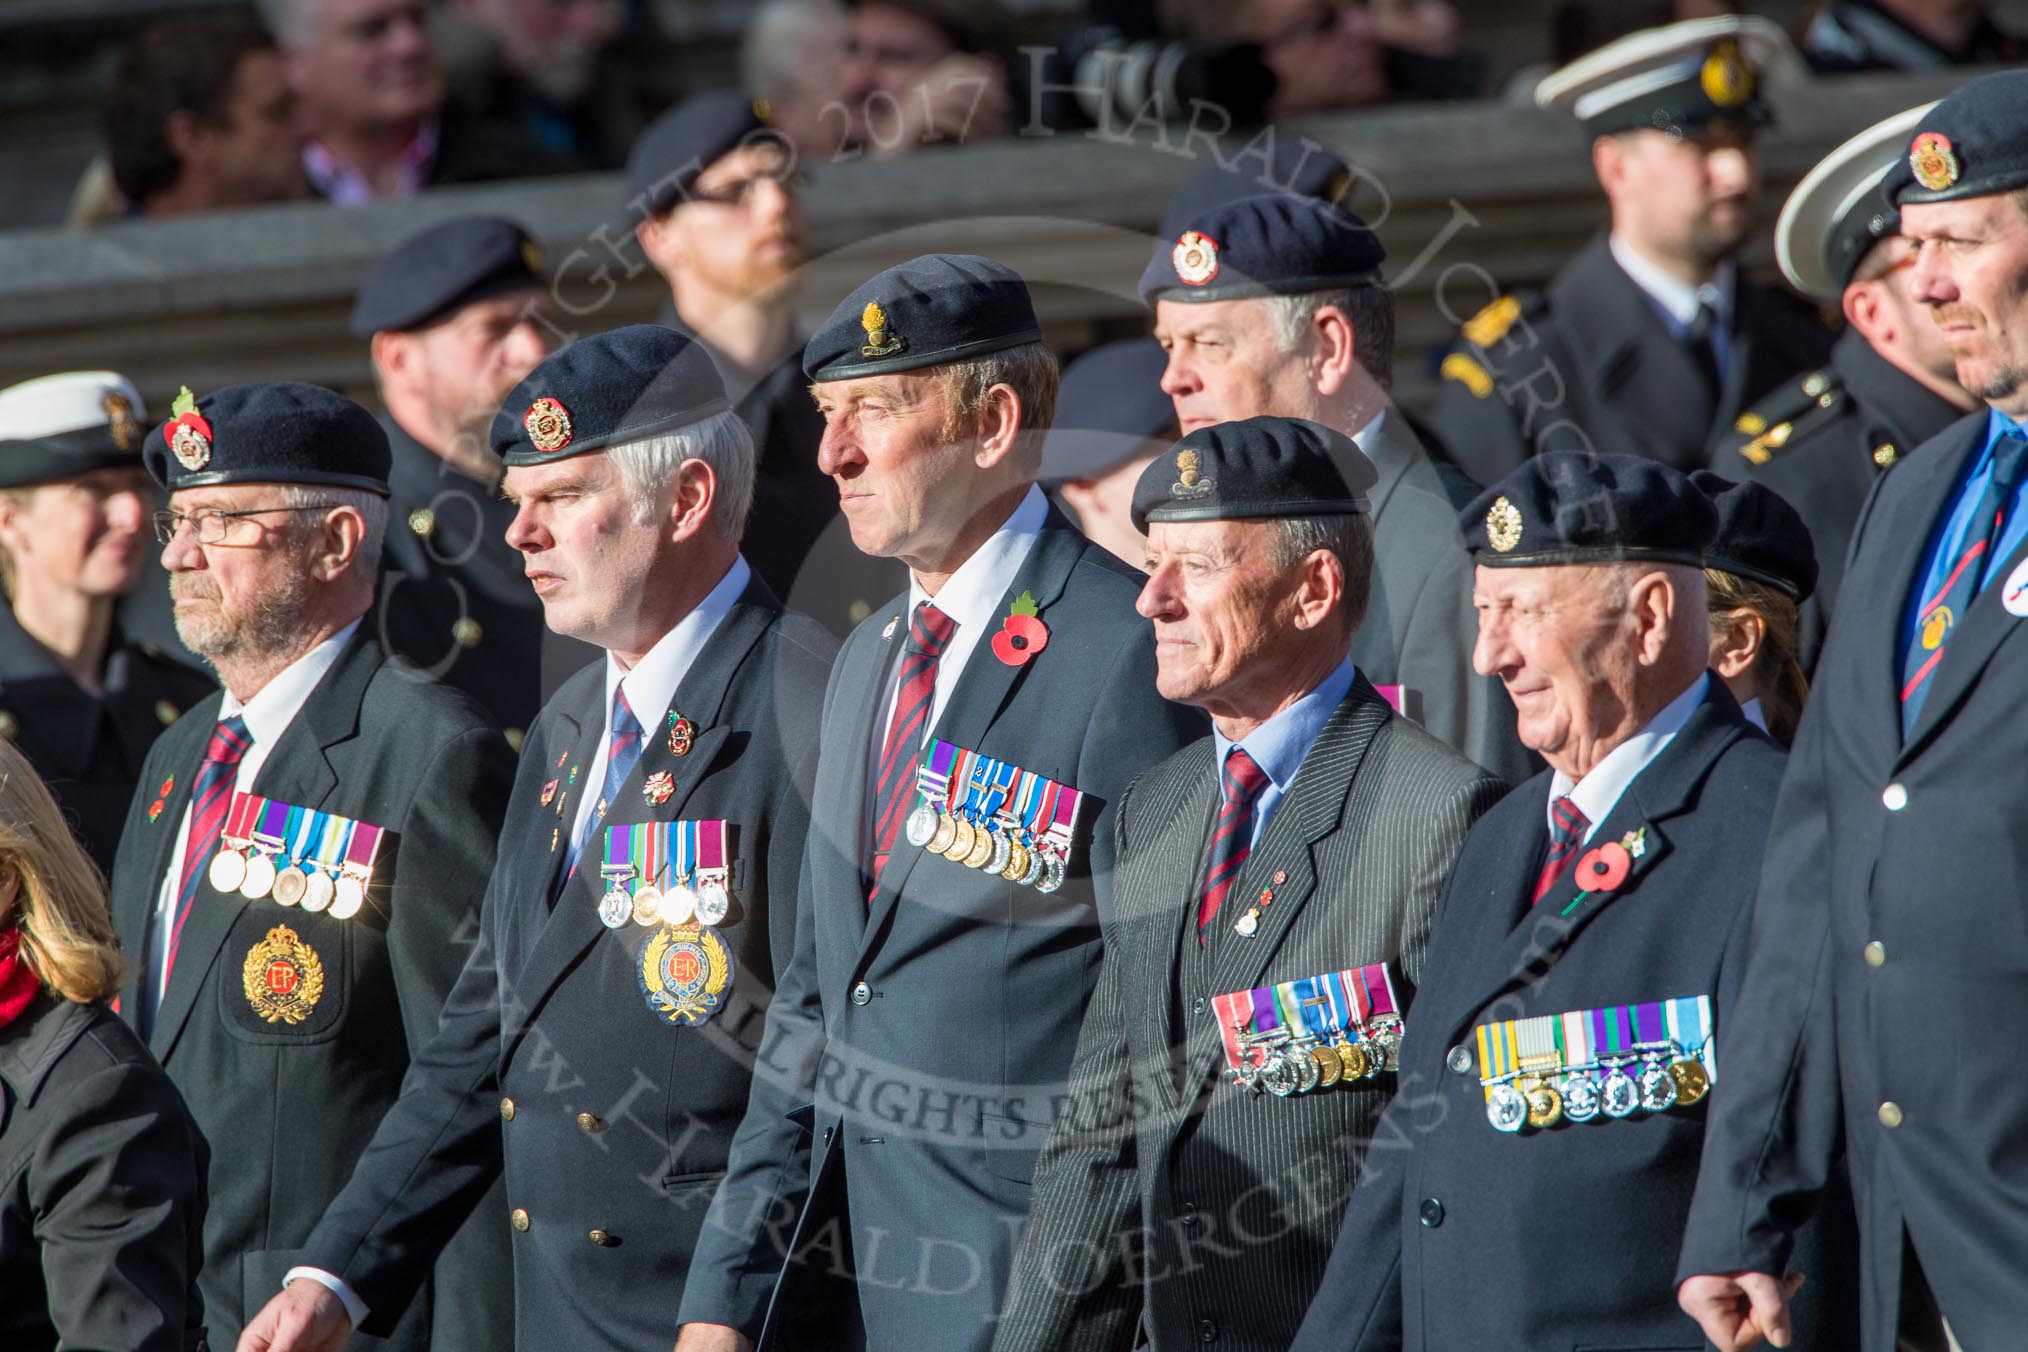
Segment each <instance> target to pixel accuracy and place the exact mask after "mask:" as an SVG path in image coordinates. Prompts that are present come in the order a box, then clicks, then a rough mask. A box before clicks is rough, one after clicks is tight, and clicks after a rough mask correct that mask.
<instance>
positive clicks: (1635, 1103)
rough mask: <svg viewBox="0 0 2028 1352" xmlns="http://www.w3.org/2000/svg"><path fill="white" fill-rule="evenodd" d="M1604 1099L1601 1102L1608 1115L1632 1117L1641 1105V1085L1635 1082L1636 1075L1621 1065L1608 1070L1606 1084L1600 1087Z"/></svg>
mask: <svg viewBox="0 0 2028 1352" xmlns="http://www.w3.org/2000/svg"><path fill="white" fill-rule="evenodd" d="M1599 1094H1600V1096H1601V1098H1602V1099H1603V1100H1604V1102H1603V1103H1601V1104H1600V1106H1601V1107H1603V1108H1604V1109H1605V1115H1606V1116H1607V1117H1632V1116H1633V1115H1634V1114H1635V1113H1636V1112H1638V1111H1639V1110H1640V1107H1641V1087H1640V1086H1639V1085H1637V1084H1635V1083H1634V1077H1633V1076H1631V1075H1629V1074H1627V1072H1626V1071H1625V1070H1623V1069H1621V1068H1620V1067H1619V1066H1614V1067H1613V1068H1612V1069H1611V1070H1609V1071H1607V1072H1606V1077H1605V1084H1604V1085H1602V1086H1601V1087H1600V1089H1599Z"/></svg>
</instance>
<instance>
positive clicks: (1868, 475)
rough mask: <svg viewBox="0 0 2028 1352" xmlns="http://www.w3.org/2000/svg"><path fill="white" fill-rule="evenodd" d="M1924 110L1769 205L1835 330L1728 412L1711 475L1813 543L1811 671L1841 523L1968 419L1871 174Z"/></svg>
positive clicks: (1789, 262) (1946, 353) (1785, 259)
mask: <svg viewBox="0 0 2028 1352" xmlns="http://www.w3.org/2000/svg"><path fill="white" fill-rule="evenodd" d="M1929 107H1930V105H1924V106H1923V107H1921V108H1911V109H1909V110H1908V111H1907V112H1904V113H1897V114H1896V115H1894V116H1893V117H1890V118H1888V119H1886V120H1885V121H1883V122H1880V123H1877V124H1876V125H1874V126H1872V127H1869V128H1867V129H1866V130H1865V131H1863V132H1860V133H1859V134H1858V135H1857V136H1855V137H1853V138H1852V139H1851V140H1849V141H1847V142H1846V143H1845V144H1844V145H1842V146H1839V147H1838V148H1837V149H1836V150H1834V151H1832V152H1831V153H1830V154H1829V155H1827V156H1825V157H1824V159H1823V161H1822V162H1821V163H1819V164H1818V165H1817V167H1816V168H1814V169H1812V170H1811V171H1810V172H1809V173H1808V174H1807V175H1806V176H1805V177H1804V178H1803V181H1802V182H1801V183H1799V184H1797V185H1796V190H1795V191H1794V192H1793V193H1791V194H1790V195H1789V200H1788V203H1787V205H1785V206H1784V207H1783V208H1782V214H1781V219H1780V220H1779V221H1778V222H1777V223H1776V225H1775V254H1776V256H1777V257H1778V258H1779V259H1780V260H1781V265H1782V274H1783V275H1784V276H1786V277H1787V278H1788V279H1789V282H1790V284H1792V285H1793V286H1794V287H1795V288H1796V289H1797V290H1799V291H1801V292H1802V293H1803V294H1805V295H1807V296H1809V297H1811V298H1812V299H1814V300H1816V301H1817V302H1819V303H1820V304H1822V305H1825V306H1827V307H1828V306H1833V305H1836V306H1840V307H1842V308H1843V310H1844V312H1845V319H1846V322H1847V324H1848V325H1849V327H1848V328H1847V329H1846V330H1845V332H1844V333H1843V334H1842V335H1841V336H1840V337H1839V339H1838V342H1837V345H1836V346H1835V347H1833V348H1832V349H1831V364H1830V365H1829V366H1825V367H1821V368H1819V369H1816V370H1812V371H1807V372H1804V373H1803V374H1801V375H1798V376H1796V377H1794V378H1792V379H1791V380H1789V381H1788V382H1787V383H1786V384H1784V385H1782V386H1781V387H1780V388H1779V389H1777V390H1775V392H1774V393H1772V394H1770V395H1769V396H1768V397H1767V398H1765V399H1763V400H1761V401H1760V402H1759V403H1757V404H1755V405H1754V406H1753V407H1752V408H1749V409H1748V410H1747V411H1746V412H1744V413H1742V414H1740V415H1739V418H1738V420H1737V421H1736V422H1734V423H1733V425H1732V427H1731V429H1730V430H1729V431H1727V432H1725V433H1724V434H1722V435H1721V436H1720V437H1719V438H1718V440H1717V442H1716V444H1715V445H1714V446H1713V448H1712V456H1711V463H1712V467H1713V468H1714V469H1716V470H1717V471H1718V472H1719V473H1720V474H1722V475H1725V476H1727V477H1729V478H1734V479H1749V480H1752V481H1753V482H1755V483H1760V484H1765V485H1766V486H1767V487H1769V488H1772V489H1773V490H1774V491H1775V492H1777V493H1779V494H1781V495H1782V496H1783V497H1784V498H1787V499H1788V500H1789V502H1790V503H1791V504H1792V505H1793V506H1794V507H1795V509H1796V510H1797V511H1798V512H1800V513H1801V514H1802V517H1803V520H1804V522H1805V523H1807V524H1808V526H1809V528H1810V535H1811V538H1813V539H1814V540H1815V541H1816V542H1817V561H1818V567H1819V570H1820V571H1819V574H1818V580H1817V589H1816V592H1815V593H1814V594H1813V595H1812V596H1811V597H1810V599H1809V600H1808V601H1806V602H1804V603H1803V611H1802V619H1803V633H1802V652H1801V658H1802V662H1803V666H1804V668H1805V669H1806V670H1807V669H1808V668H1810V667H1812V666H1814V665H1815V663H1816V654H1817V650H1818V649H1819V648H1820V647H1821V646H1822V645H1823V642H1824V629H1825V626H1826V625H1828V624H1829V623H1830V621H1831V604H1832V601H1833V600H1834V598H1835V597H1836V596H1837V593H1838V582H1839V579H1840V578H1842V577H1843V576H1844V573H1845V550H1846V547H1847V546H1848V545H1849V543H1850V542H1851V539H1852V527H1853V525H1854V523H1856V522H1857V521H1858V520H1859V511H1860V508H1861V507H1862V506H1863V505H1864V504H1865V501H1866V495H1867V493H1868V492H1870V491H1871V490H1872V488H1873V483H1874V481H1875V480H1876V479H1878V478H1879V477H1880V476H1881V475H1882V474H1883V473H1885V472H1886V471H1887V469H1888V467H1889V466H1891V465H1893V464H1894V463H1895V462H1896V461H1898V460H1899V459H1900V458H1901V457H1902V456H1904V455H1906V454H1907V453H1908V452H1909V451H1911V450H1913V449H1915V447H1917V446H1919V445H1921V444H1922V443H1923V442H1925V441H1928V440H1929V439H1930V438H1931V437H1933V436H1935V435H1936V434H1937V433H1939V432H1941V431H1943V430H1944V428H1946V427H1948V426H1950V425H1951V424H1952V423H1954V422H1956V421H1957V420H1958V419H1959V418H1962V417H1963V416H1964V415H1965V414H1967V413H1969V412H1971V411H1972V409H1973V408H1974V407H1975V406H1976V404H1977V401H1976V400H1974V399H1973V398H1972V396H1971V395H1969V394H1967V393H1965V390H1964V387H1963V386H1961V385H1959V384H1958V375H1957V363H1956V361H1955V360H1954V359H1953V358H1952V357H1951V351H1950V348H1949V347H1948V346H1946V345H1945V343H1944V339H1943V333H1942V331H1941V330H1939V329H1938V328H1937V326H1936V323H1935V321H1934V320H1932V319H1931V318H1930V316H1929V311H1928V310H1927V309H1926V308H1925V307H1924V306H1923V304H1922V302H1920V301H1918V300H1917V299H1916V298H1915V296H1914V294H1913V293H1912V292H1911V290H1910V289H1909V279H1910V277H1911V275H1912V273H1911V270H1910V268H1909V264H1910V263H1911V262H1912V261H1913V259H1912V256H1911V246H1910V244H1909V242H1908V241H1907V240H1905V239H1903V238H1902V237H1901V235H1900V233H1899V230H1900V222H1901V218H1900V215H1899V214H1898V213H1897V212H1896V210H1895V209H1894V207H1893V206H1891V205H1889V204H1888V202H1887V201H1886V200H1885V199H1884V198H1882V196H1881V195H1880V180H1881V179H1882V178H1883V177H1885V176H1886V173H1887V170H1888V168H1889V167H1890V166H1891V165H1893V164H1894V163H1895V161H1897V160H1899V159H1900V158H1901V157H1902V154H1903V152H1904V150H1905V149H1906V147H1907V142H1908V137H1909V135H1910V134H1911V132H1912V129H1913V128H1914V126H1915V123H1916V121H1917V120H1918V119H1919V118H1920V117H1921V116H1922V114H1923V113H1925V112H1927V111H1928V110H1929Z"/></svg>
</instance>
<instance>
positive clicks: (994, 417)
mask: <svg viewBox="0 0 2028 1352" xmlns="http://www.w3.org/2000/svg"><path fill="white" fill-rule="evenodd" d="M1023 412H1024V410H1023V409H1022V407H1021V396H1020V395H1019V394H1017V393H1015V391H1014V387H1013V386H1012V385H1007V384H1000V385H995V386H993V388H991V389H989V390H987V391H986V397H985V399H984V401H983V402H982V404H981V406H980V408H979V423H978V427H979V431H978V438H979V445H978V449H977V450H976V451H974V452H973V459H974V460H976V461H977V462H978V464H979V467H980V468H981V469H985V468H989V467H991V466H993V465H997V464H1000V463H1001V462H1002V461H1004V460H1006V458H1007V457H1008V456H1009V455H1011V454H1013V453H1014V450H1015V448H1016V447H1017V446H1019V445H1020V444H1021V419H1022V414H1023Z"/></svg>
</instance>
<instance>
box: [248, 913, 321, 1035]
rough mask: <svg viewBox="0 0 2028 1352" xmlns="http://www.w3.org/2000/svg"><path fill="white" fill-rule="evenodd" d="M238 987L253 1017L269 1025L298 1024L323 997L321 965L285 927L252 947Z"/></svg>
mask: <svg viewBox="0 0 2028 1352" xmlns="http://www.w3.org/2000/svg"><path fill="white" fill-rule="evenodd" d="M240 985H241V987H242V988H243V989H244V991H245V992H246V999H247V1003H248V1004H250V1005H252V1006H253V1011H254V1013H256V1014H258V1015H260V1016H261V1018H263V1019H264V1020H266V1021H267V1022H269V1023H291V1024H293V1023H301V1022H302V1021H303V1020H304V1019H307V1018H309V1017H310V1014H311V1011H313V1010H315V1009H316V1008H317V1001H318V1000H319V999H321V998H322V997H323V994H324V963H323V961H322V960H321V959H319V958H318V956H317V950H315V949H314V948H311V947H310V946H309V945H308V944H306V943H304V942H303V941H302V940H301V939H299V938H297V937H296V932H295V931H294V930H292V929H290V928H289V927H288V926H287V925H277V926H275V927H274V928H273V929H271V930H269V931H268V934H267V937H266V938H265V939H262V940H261V941H260V942H259V943H257V944H255V945H254V946H253V948H252V949H251V950H249V951H248V953H247V955H246V962H245V963H243V964H242V965H241V967H240Z"/></svg>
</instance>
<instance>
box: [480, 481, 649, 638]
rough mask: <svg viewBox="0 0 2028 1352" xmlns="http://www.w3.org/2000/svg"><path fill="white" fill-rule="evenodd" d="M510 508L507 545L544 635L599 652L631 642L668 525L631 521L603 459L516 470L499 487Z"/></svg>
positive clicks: (622, 489) (629, 505) (629, 503)
mask: <svg viewBox="0 0 2028 1352" xmlns="http://www.w3.org/2000/svg"><path fill="white" fill-rule="evenodd" d="M503 489H504V491H505V492H506V495H507V497H508V499H509V500H510V501H511V502H513V504H514V507H515V513H514V520H513V521H512V522H511V523H509V525H508V527H507V543H508V544H509V545H511V546H512V547H513V548H515V549H518V550H520V551H521V559H522V571H523V572H525V573H526V574H527V575H528V581H529V583H530V584H531V585H532V586H533V587H534V588H535V595H536V596H537V597H538V598H539V599H540V600H541V601H542V612H543V618H544V619H545V620H546V621H547V622H548V624H549V627H550V628H551V629H553V630H555V631H556V632H557V633H559V634H563V635H566V636H567V637H570V638H576V639H583V640H584V641H585V642H587V643H595V644H597V645H598V646H600V647H602V648H624V647H625V646H626V645H627V644H628V643H629V642H630V641H632V640H633V639H635V638H636V637H637V635H636V632H635V631H636V630H637V629H638V628H639V624H640V617H639V610H638V606H637V604H636V603H637V601H638V600H639V598H640V597H641V596H642V589H643V588H644V587H645V586H646V585H647V582H648V577H649V574H650V573H651V572H652V571H653V569H654V566H655V564H656V562H657V561H658V560H659V559H660V558H661V557H662V545H663V538H664V532H665V530H666V527H667V522H666V521H664V520H662V519H660V518H659V517H651V519H650V520H648V521H645V522H643V521H639V520H637V519H636V518H635V515H634V507H633V499H632V497H631V495H630V494H629V493H628V492H627V487H626V484H625V482H624V481H623V480H622V479H621V477H620V470H619V466H617V465H615V464H614V463H613V459H612V457H611V456H609V455H601V454H592V455H574V456H571V457H570V458H568V459H565V460H559V461H557V462H556V463H555V464H552V465H516V466H513V467H511V468H509V469H508V471H507V477H506V481H505V483H504V484H503Z"/></svg>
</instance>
